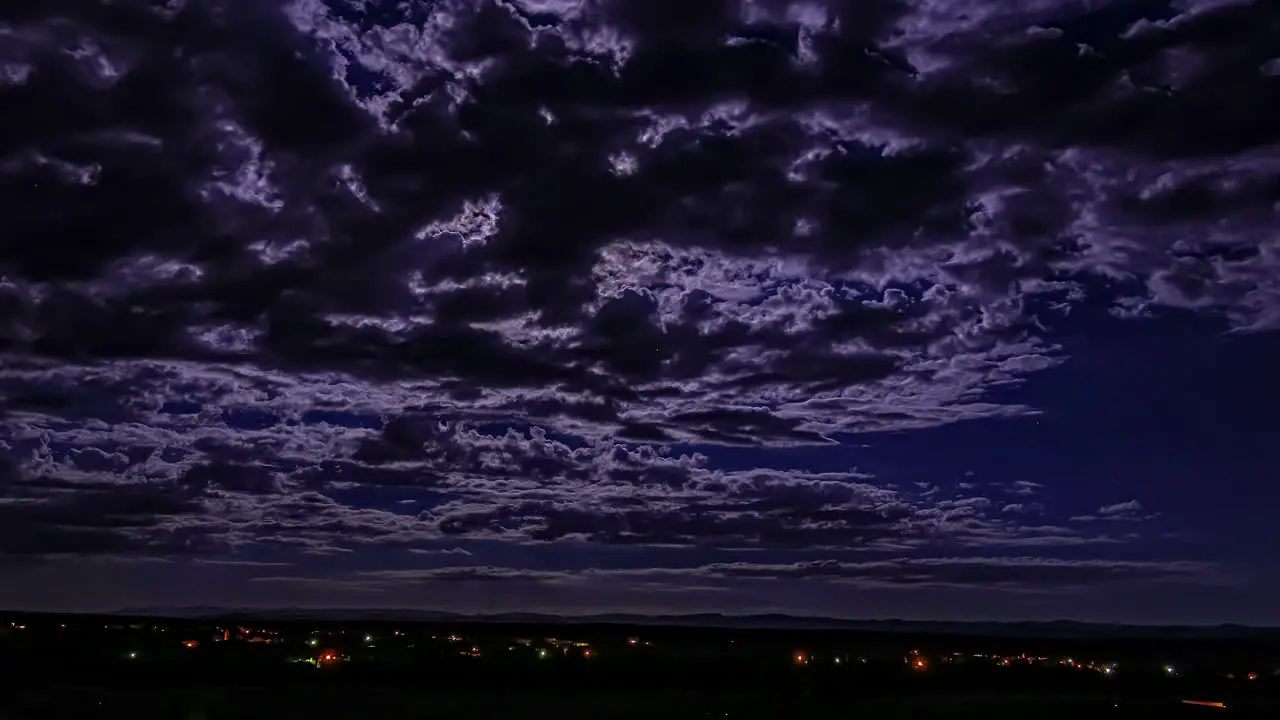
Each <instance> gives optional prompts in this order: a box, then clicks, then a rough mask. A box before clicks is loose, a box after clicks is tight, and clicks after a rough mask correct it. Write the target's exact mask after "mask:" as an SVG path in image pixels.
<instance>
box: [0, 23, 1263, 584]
mask: <svg viewBox="0 0 1280 720" xmlns="http://www.w3.org/2000/svg"><path fill="white" fill-rule="evenodd" d="M1278 21H1280V17H1278V16H1277V10H1276V9H1275V7H1274V6H1273V5H1272V4H1269V3H1261V2H1253V3H1250V2H1212V3H1191V2H1181V1H1175V0H1169V1H1165V2H1139V3H1117V2H1095V3H1080V2H1075V1H1073V0H1062V1H1054V0H1046V1H1045V2H1040V3H1035V4H1033V6H1031V7H1026V6H1025V4H1023V5H1018V6H1017V7H1015V6H1014V4H1011V3H1005V2H996V1H995V0H989V1H982V0H968V1H966V2H959V3H953V4H950V5H946V4H939V3H924V4H918V3H917V4H912V3H905V2H897V1H896V0H876V1H875V2H854V1H853V0H837V1H833V2H828V3H791V2H786V1H785V0H723V1H721V0H717V1H716V2H674V1H667V0H663V1H661V2H658V1H649V2H639V1H633V0H608V1H606V2H579V1H578V0H486V1H485V2H480V3H476V2H471V1H470V0H467V1H463V0H435V1H434V2H422V3H398V4H397V3H380V2H373V1H372V0H362V1H360V2H350V3H331V4H326V3H324V2H321V0H292V1H291V2H287V3H251V2H241V1H239V0H189V1H188V2H168V3H160V2H146V1H144V0H120V1H118V2H113V3H97V2H91V1H90V0H60V1H59V2H44V3H34V4H33V3H24V4H15V5H13V6H12V7H8V8H6V9H3V10H0V36H3V38H4V39H5V40H4V42H0V105H2V106H3V107H5V108H7V109H8V110H7V111H6V112H5V113H3V114H2V115H0V197H3V198H5V206H6V208H8V210H7V211H6V213H5V214H4V216H3V217H2V218H0V443H3V444H4V445H3V447H4V449H5V452H4V455H5V457H6V460H5V463H4V464H3V465H0V516H3V517H0V552H6V553H30V554H42V553H61V554H67V553H69V554H75V553H116V552H119V553H158V554H163V553H176V552H195V553H199V552H213V551H229V549H234V548H244V547H252V546H258V545H284V546H288V547H294V548H298V549H301V550H304V551H307V552H336V551H338V550H341V549H351V548H353V547H366V546H370V545H376V546H390V547H402V548H415V549H419V550H423V549H424V548H426V546H427V545H429V544H430V543H432V542H435V541H438V540H439V539H440V538H442V537H448V538H466V539H474V538H488V539H503V540H508V541H518V542H546V541H554V540H580V541H586V542H590V543H595V544H601V545H611V546H631V545H642V544H643V545H648V544H661V545H681V546H716V547H753V548H760V547H788V548H794V547H814V546H819V547H864V548H879V549H886V548H894V549H925V548H936V547H939V546H956V545H959V546H965V547H996V546H1010V545H1012V546H1061V545H1074V544H1092V543H1115V542H1119V541H1120V540H1119V539H1118V538H1116V537H1114V536H1112V535H1109V534H1107V533H1106V532H1104V531H1101V530H1097V529H1096V528H1095V527H1094V525H1093V524H1092V521H1091V519H1092V518H1093V517H1094V516H1087V517H1082V518H1080V521H1079V523H1076V524H1072V523H1054V522H1050V521H1048V520H1037V519H1035V518H1036V515H1037V514H1038V510H1037V508H1043V505H1040V504H1036V505H1032V504H1030V503H1026V502H1023V501H1022V499H1021V498H1012V497H1011V498H1006V500H1012V499H1017V500H1018V502H1016V503H1009V502H1001V503H999V504H997V503H996V501H995V500H992V499H990V498H985V497H979V496H977V495H976V493H972V492H969V491H971V490H973V488H972V487H969V485H970V484H969V483H965V484H964V485H963V486H962V487H961V488H960V491H961V492H959V493H956V494H950V495H949V494H947V493H945V492H941V491H939V490H937V489H936V488H935V490H934V491H924V490H922V491H920V492H914V491H906V490H902V489H900V488H890V487H887V486H886V485H884V484H883V483H882V482H880V481H879V480H878V479H876V478H874V477H869V476H867V475H866V474H864V473H861V472H859V471H857V470H856V469H850V470H849V471H847V472H835V473H819V472H810V471H788V470H781V469H767V470H754V471H752V470H743V469H734V470H726V469H720V468H718V467H716V465H715V463H713V462H710V461H708V459H707V457H706V456H705V454H699V453H698V451H695V450H691V449H688V447H689V446H691V445H692V446H698V447H699V448H701V450H702V451H707V450H708V448H716V447H720V448H722V447H726V446H751V447H765V448H775V447H797V446H805V445H835V444H838V443H841V442H843V441H844V440H845V439H847V437H848V436H849V435H850V434H854V433H862V432H869V431H906V430H918V429H924V428H932V427H937V426H941V425H948V424H952V423H957V422H961V421H968V420H975V419H994V418H1008V417H1015V416H1027V415H1032V414H1034V413H1035V412H1036V408H1034V407H1030V406H1026V405H1021V404H1017V403H1015V402H1012V401H1010V400H1008V396H1007V395H1001V394H1000V393H999V392H998V391H1001V390H1004V389H1007V388H1009V387H1010V386H1013V385H1017V384H1018V383H1020V382H1022V381H1023V380H1024V379H1025V378H1027V377H1030V376H1033V375H1034V374H1036V373H1039V372H1042V371H1044V370H1047V369H1049V368H1052V367H1055V366H1057V365H1059V364H1061V363H1063V362H1064V361H1066V360H1067V355H1066V351H1065V350H1064V349H1063V348H1062V347H1060V346H1059V345H1058V344H1056V343H1055V341H1054V339H1053V336H1052V333H1051V332H1050V330H1051V328H1052V326H1053V325H1054V323H1055V322H1057V321H1058V320H1060V319H1061V318H1062V316H1063V315H1064V314H1067V313H1069V312H1071V311H1073V310H1075V309H1077V308H1080V307H1082V306H1085V305H1086V304H1093V305H1095V306H1096V305H1098V304H1101V306H1103V307H1106V306H1110V307H1112V309H1113V312H1114V313H1115V314H1117V315H1120V316H1124V317H1129V318H1144V317H1150V316H1152V315H1158V314H1160V313H1166V312H1170V311H1192V312H1199V313H1203V314H1205V315H1207V316H1213V317H1217V318H1219V319H1221V320H1223V321H1224V322H1226V323H1227V324H1228V325H1229V326H1230V327H1231V328H1233V329H1234V330H1236V331H1240V332H1246V331H1258V330H1264V329H1274V328H1275V327H1277V323H1280V310H1278V308H1280V247H1278V246H1277V245H1276V242H1277V241H1276V236H1275V233H1274V232H1269V230H1271V229H1273V228H1274V215H1275V212H1276V210H1277V209H1278V208H1280V204H1278V203H1280V185H1277V183H1276V181H1275V178H1276V173H1277V172H1278V168H1280V155H1277V153H1276V150H1275V148H1276V147H1277V146H1278V145H1280V124H1277V123H1275V122H1274V121H1273V120H1272V118H1274V117H1275V116H1276V115H1277V110H1280V75H1277V73H1276V72H1274V68H1275V65H1276V62H1277V58H1278V57H1280V42H1278V41H1277V39H1276V38H1277V37H1280V35H1277V34H1276V33H1275V32H1273V31H1274V29H1275V27H1276V23H1277V22H1278ZM1135 321H1138V320H1135ZM999 492H1002V493H1004V494H1005V495H1014V496H1033V495H1035V496H1039V495H1040V494H1041V485H1039V484H1037V483H1034V482H1029V481H1024V482H1020V483H1015V485H1014V486H1013V487H1006V488H1003V489H1001V490H999ZM370 493H395V495H394V500H383V499H379V498H387V497H392V495H381V494H379V495H377V497H375V495H374V494H370ZM1046 502H1048V501H1046ZM1088 502H1090V503H1092V502H1094V500H1089V501H1088ZM1123 507H1124V506H1110V507H1104V508H1102V509H1101V510H1099V511H1098V512H1097V513H1096V517H1106V518H1120V517H1125V518H1128V517H1130V515H1140V508H1139V507H1138V505H1137V501H1134V502H1133V503H1132V508H1131V510H1132V512H1129V511H1127V510H1126V511H1122V510H1121V509H1120V508H1123ZM948 567H950V566H948ZM984 567H986V566H984ZM1054 567H1055V569H1053V570H1045V571H1044V572H1045V573H1049V574H1052V573H1059V575H1061V576H1063V577H1065V576H1066V575H1067V574H1069V573H1096V572H1101V571H1100V570H1098V569H1097V568H1094V569H1089V570H1078V569H1073V570H1065V569H1062V568H1059V567H1057V566H1054ZM916 570H919V572H922V573H926V574H927V575H928V576H930V577H935V578H937V577H942V576H943V575H945V574H946V572H951V571H950V570H947V571H945V572H944V570H942V569H939V568H938V567H932V568H930V569H927V570H921V569H919V568H916ZM913 571H914V570H913ZM957 572H958V571H957ZM965 572H967V573H969V574H967V575H965V576H964V577H965V578H969V579H973V578H977V577H979V573H980V572H991V573H994V572H996V571H994V570H985V569H984V570H981V571H979V570H966V571H965ZM1026 572H1027V573H1029V575H1028V577H1031V576H1032V575H1034V573H1036V572H1040V571H1038V570H1026ZM948 577H953V576H948ZM992 577H993V576H992ZM1072 577H1082V576H1079V575H1073V576H1072ZM969 581H970V580H964V582H969ZM939 582H941V580H939ZM956 582H960V581H959V580H957V581H956Z"/></svg>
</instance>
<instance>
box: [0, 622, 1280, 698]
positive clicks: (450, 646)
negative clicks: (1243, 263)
mask: <svg viewBox="0 0 1280 720" xmlns="http://www.w3.org/2000/svg"><path fill="white" fill-rule="evenodd" d="M1277 699H1280V651H1278V648H1277V647H1276V642H1275V640H1274V639H1273V638H1271V637H1268V636H1265V635H1259V636H1257V637H1248V636H1245V635H1242V634H1240V633H1237V634H1235V635H1233V636H1231V637H1228V638H1217V639H1215V638H1206V637H1200V638H1186V637H1176V638H1169V637H1157V636H1145V637H1141V636H1132V637H1119V636H1112V637H1092V636H1090V637H1076V638H1063V637H1058V638H1040V639H1036V638H1031V637H981V636H976V635H954V634H953V635H941V634H924V633H901V632H899V633H891V632H863V631H848V630H830V629H809V630H787V629H742V628H736V629H735V628H689V627H657V626H635V625H632V626H627V625H616V624H574V625H566V624H530V623H523V624H517V623H463V622H450V623H440V622H437V623H412V622H393V621H379V622H363V623H361V622H354V621H352V622H332V621H331V622H324V621H303V620H293V621H274V622H271V621H264V620H262V619H253V618H247V617H236V618H231V617H216V618H203V619H188V620H175V619H165V618H158V617H150V618H147V617H87V616H52V615H45V616H37V615H29V614H28V615H21V616H18V615H15V616H13V617H11V618H8V619H7V621H6V622H5V623H4V624H3V625H0V720H27V719H35V718H84V719H92V718H108V717H110V718H130V720H150V719H152V718H155V719H157V720H159V719H161V718H163V719H165V720H168V719H178V720H188V719H190V720H194V719H202V720H203V719H209V720H213V719H215V718H216V719H218V720H223V719H227V720H232V719H236V718H246V719H247V718H272V719H273V720H279V719H282V718H307V719H308V720H322V719H324V718H344V719H354V720H376V719H378V718H396V720H410V719H412V718H470V719H476V718H558V719H562V720H568V719H571V718H592V719H593V720H601V719H605V718H657V719H661V720H668V719H672V720H673V719H675V718H732V717H744V718H745V717H759V718H778V719H779V720H791V719H792V718H795V719H797V720H800V719H805V720H814V719H818V718H836V717H839V718H850V717H863V718H931V717H937V718H984V719H985V720H992V719H995V718H1010V719H1012V718H1017V719H1018V720H1025V719H1027V718H1030V719H1031V720H1041V719H1045V718H1104V717H1106V718H1179V717H1188V718H1192V717H1258V718H1280V703H1277V702H1276V700H1277ZM1187 701H1193V702H1194V703H1197V704H1188V702H1187Z"/></svg>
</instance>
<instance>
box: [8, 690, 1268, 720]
mask: <svg viewBox="0 0 1280 720" xmlns="http://www.w3.org/2000/svg"><path fill="white" fill-rule="evenodd" d="M1275 710H1276V708H1275V707H1274V706H1271V705H1270V704H1268V703H1265V702H1257V701H1255V702H1251V703H1250V702H1245V703H1237V704H1233V705H1230V706H1228V707H1227V708H1226V709H1222V708H1216V707H1205V706H1194V705H1185V704H1182V703H1180V702H1179V701H1178V699H1177V698H1174V697H1160V696H1088V695H1084V696H1072V695H1065V696H1062V695H1049V694H1043V695H1042V694H1017V693H1004V694H1000V693H996V694H983V693H971V694H960V693H955V694H928V695H923V696H912V695H881V696H876V697H870V698H859V697H856V696H849V697H831V696H825V697H823V696H817V697H815V696H813V695H807V694H805V693H803V692H798V693H774V692H753V691H751V690H750V689H749V688H743V689H741V690H738V691H730V690H716V691H702V692H700V691H696V690H689V689H661V688H651V689H648V690H643V689H636V690H633V691H618V690H595V689H592V688H589V687H583V688H579V689H577V690H572V691H569V690H562V691H543V692H539V691H533V690H523V689H522V690H516V691H510V690H507V689H504V688H502V687H500V686H495V687H492V688H488V689H484V690H481V689H478V688H477V689H467V690H465V691H449V690H434V689H432V690H428V689H414V688H410V687H406V686H404V685H392V686H383V685H379V684H376V683H375V684H362V685H358V686H346V685H344V686H335V687H298V686H283V687H281V686H262V685H205V684H200V683H199V682H198V681H193V682H192V683H190V684H184V685H171V686H166V687H142V686H136V687H121V686H115V687H111V686H92V685H76V686H60V685H47V686H42V687H31V688H25V689H18V690H15V691H10V692H7V693H6V694H5V699H4V701H3V703H0V717H4V718H6V720H10V719H12V720H25V719H27V718H63V717H65V718H86V719H88V718H107V717H127V718H131V719H133V720H142V719H150V718H157V719H159V718H174V719H177V720H196V719H200V720H205V719H208V720H214V719H215V718H217V719H227V720H232V719H236V718H246V719H247V718H272V719H274V720H278V719H283V718H307V719H309V720H320V719H324V718H359V719H360V720H374V719H375V718H395V719H396V720H410V719H413V718H424V719H426V718H442V719H443V718H504V719H505V718H565V719H569V718H593V719H602V718H711V717H714V718H725V717H730V718H734V717H739V718H747V717H759V718H778V719H779V720H790V719H791V718H796V719H800V718H806V719H812V718H837V717H839V718H850V717H862V718H931V717H937V718H1010V719H1011V720H1012V719H1013V718H1019V719H1023V718H1098V717H1114V718H1168V717H1188V718H1196V717H1210V718H1212V717H1258V718H1264V717H1266V718H1274V717H1277V715H1276V714H1275Z"/></svg>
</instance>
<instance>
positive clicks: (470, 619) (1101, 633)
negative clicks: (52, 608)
mask: <svg viewBox="0 0 1280 720" xmlns="http://www.w3.org/2000/svg"><path fill="white" fill-rule="evenodd" d="M116 614H119V615H130V616H145V617H172V618H184V619H211V620H213V619H216V620H251V619H252V620H265V621H272V620H274V621H290V620H293V621H300V620H315V621H324V622H384V621H385V622H438V623H450V622H456V623H516V624H528V625H533V624H539V625H541V624H546V625H556V624H566V625H569V624H593V625H599V624H606V625H641V626H643V625H661V626H677V627H706V628H742V629H796V630H857V631H864V632H894V633H911V634H928V635H974V636H984V637H1009V638H1032V637H1036V638H1064V639H1068V638H1081V639H1087V638H1098V639H1104V638H1159V639H1256V640H1280V628H1257V627H1246V626H1242V625H1214V626H1146V625H1109V624H1100V623H1083V622H1075V621H1071V620H1057V621H1049V622H972V623H964V622H931V621H917V620H896V619H889V620H843V619H838V618H823V617H802V616H792V615H782V614H762V615H722V614H718V613H699V614H690V615H630V614H623V613H606V614H597V615H576V616H563V615H546V614H539V613H500V614H493V615H467V614H462V613H449V612H435V611H424V610H364V609H342V608H333V609H308V608H276V609H250V608H215V607H198V606H197V607H178V608H126V609H123V610H121V611H119V613H116Z"/></svg>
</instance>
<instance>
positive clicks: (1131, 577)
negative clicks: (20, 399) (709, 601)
mask: <svg viewBox="0 0 1280 720" xmlns="http://www.w3.org/2000/svg"><path fill="white" fill-rule="evenodd" d="M361 578H362V579H365V580H368V581H372V582H377V583H388V584H393V585H394V584H414V583H466V582H486V583H487V582H503V583H551V584H580V583H601V582H612V583H624V584H625V583H635V584H671V585H682V584H687V583H689V582H695V583H698V586H699V587H707V586H708V585H710V586H714V585H715V584H717V583H720V584H724V583H730V582H733V581H743V580H745V581H763V582H770V581H787V582H806V583H816V584H839V585H853V586H858V587H863V588H866V589H873V588H905V587H928V586H934V587H952V588H967V589H978V590H989V589H993V588H999V589H1003V590H1023V591H1032V592H1057V591H1061V590H1063V589H1066V588H1071V587H1079V588H1092V587H1097V586H1098V585H1100V584H1107V585H1123V584H1125V583H1143V582H1153V581H1154V582H1160V583H1192V584H1209V585H1224V584H1230V582H1231V580H1230V578H1228V577H1227V576H1224V575H1222V574H1221V573H1220V572H1219V571H1218V570H1217V569H1215V568H1214V567H1212V566H1209V565H1203V564H1199V563H1193V562H1171V563H1155V562H1138V561H1118V560H1116V561H1113V560H1053V559H1046V558H1034V557H981V558H959V557H938V558H927V559H893V560H874V561H868V562H838V561H835V560H813V561H801V562H795V563H785V564H762V563H751V562H734V563H717V564H710V565H702V566H698V567H685V568H646V569H641V570H627V569H587V570H583V571H572V572H571V571H557V570H517V569H513V568H503V567H491V566H461V567H444V568H436V569H431V570H384V571H371V572H367V573H363V574H362V576H361ZM288 580H289V578H271V577H264V578H261V579H260V581H262V582H287V581H288Z"/></svg>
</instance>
